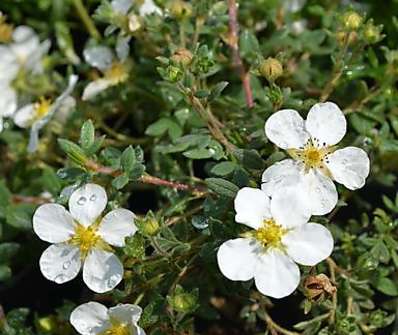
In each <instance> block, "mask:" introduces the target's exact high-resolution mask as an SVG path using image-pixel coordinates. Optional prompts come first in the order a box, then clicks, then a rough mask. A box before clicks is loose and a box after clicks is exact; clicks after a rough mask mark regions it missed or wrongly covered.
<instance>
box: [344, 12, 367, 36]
mask: <svg viewBox="0 0 398 335" xmlns="http://www.w3.org/2000/svg"><path fill="white" fill-rule="evenodd" d="M362 21H363V18H362V16H361V15H359V14H358V13H357V12H354V11H350V12H347V13H346V14H345V15H344V16H343V24H344V27H345V28H346V29H347V30H350V31H353V30H358V29H359V27H360V26H361V24H362Z"/></svg>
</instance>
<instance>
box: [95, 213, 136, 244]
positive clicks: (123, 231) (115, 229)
mask: <svg viewBox="0 0 398 335" xmlns="http://www.w3.org/2000/svg"><path fill="white" fill-rule="evenodd" d="M134 218H135V215H134V213H133V212H131V211H129V210H127V209H124V208H118V209H115V210H113V211H111V212H109V213H108V214H106V215H105V216H104V218H103V219H102V221H101V224H100V226H99V227H98V231H97V232H98V234H99V235H101V237H102V238H103V239H104V240H105V242H107V243H109V244H111V245H114V246H117V247H123V246H124V245H125V242H124V239H125V238H126V237H127V236H133V235H134V234H135V233H136V231H137V227H136V225H135V224H134Z"/></svg>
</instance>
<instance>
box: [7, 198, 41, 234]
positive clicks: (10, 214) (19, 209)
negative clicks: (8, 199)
mask: <svg viewBox="0 0 398 335" xmlns="http://www.w3.org/2000/svg"><path fill="white" fill-rule="evenodd" d="M34 208H35V206H33V205H30V204H18V205H12V206H9V207H8V208H7V211H6V220H7V223H8V224H9V225H10V226H13V227H14V228H18V229H23V230H30V229H31V228H32V215H33V212H34Z"/></svg>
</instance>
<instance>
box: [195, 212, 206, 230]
mask: <svg viewBox="0 0 398 335" xmlns="http://www.w3.org/2000/svg"><path fill="white" fill-rule="evenodd" d="M192 226H194V227H195V228H196V229H201V230H202V229H206V228H207V227H208V226H209V221H208V219H207V218H206V217H204V216H200V215H196V216H194V217H192Z"/></svg>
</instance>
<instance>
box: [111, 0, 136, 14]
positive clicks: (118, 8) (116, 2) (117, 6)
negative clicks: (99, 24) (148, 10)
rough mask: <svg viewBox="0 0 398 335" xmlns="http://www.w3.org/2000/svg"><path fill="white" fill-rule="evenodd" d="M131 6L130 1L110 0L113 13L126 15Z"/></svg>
mask: <svg viewBox="0 0 398 335" xmlns="http://www.w3.org/2000/svg"><path fill="white" fill-rule="evenodd" d="M132 5H133V2H132V0H112V1H111V6H112V9H113V10H114V11H115V12H119V13H120V14H126V13H127V12H128V11H129V9H130V7H131V6H132Z"/></svg>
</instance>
